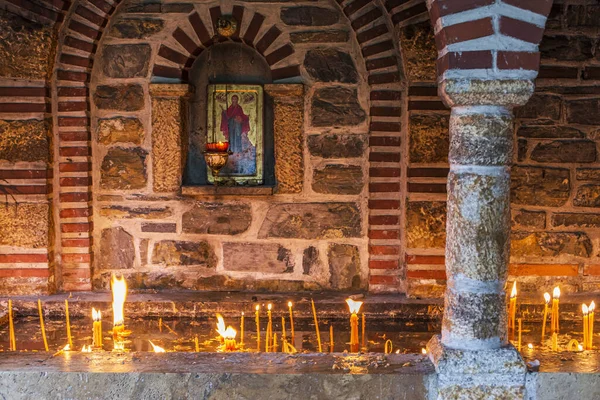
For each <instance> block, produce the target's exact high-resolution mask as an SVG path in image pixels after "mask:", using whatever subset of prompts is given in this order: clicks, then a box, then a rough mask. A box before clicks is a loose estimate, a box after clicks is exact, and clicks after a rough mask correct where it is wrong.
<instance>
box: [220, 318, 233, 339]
mask: <svg viewBox="0 0 600 400" xmlns="http://www.w3.org/2000/svg"><path fill="white" fill-rule="evenodd" d="M217 333H218V334H219V335H220V336H221V337H222V338H223V339H235V336H236V335H237V331H236V330H235V329H233V328H232V327H231V326H228V327H227V328H225V320H224V319H223V316H222V315H221V314H217Z"/></svg>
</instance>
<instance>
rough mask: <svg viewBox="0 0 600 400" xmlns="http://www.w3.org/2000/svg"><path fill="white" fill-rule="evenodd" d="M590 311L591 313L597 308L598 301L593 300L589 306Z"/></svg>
mask: <svg viewBox="0 0 600 400" xmlns="http://www.w3.org/2000/svg"><path fill="white" fill-rule="evenodd" d="M588 309H589V311H590V312H591V313H593V312H594V310H595V309H596V303H594V300H592V302H591V303H590V306H589V307H588Z"/></svg>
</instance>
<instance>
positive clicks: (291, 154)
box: [264, 84, 304, 194]
mask: <svg viewBox="0 0 600 400" xmlns="http://www.w3.org/2000/svg"><path fill="white" fill-rule="evenodd" d="M264 88H265V93H266V94H267V95H269V96H270V97H271V99H272V102H273V103H272V104H273V136H274V138H273V142H274V145H275V149H274V153H275V180H276V181H277V187H276V190H275V192H276V193H280V194H282V193H300V192H302V187H303V182H304V153H303V151H304V150H303V149H304V85H302V84H268V85H265V86H264ZM265 143H266V141H265ZM266 150H267V149H265V151H266Z"/></svg>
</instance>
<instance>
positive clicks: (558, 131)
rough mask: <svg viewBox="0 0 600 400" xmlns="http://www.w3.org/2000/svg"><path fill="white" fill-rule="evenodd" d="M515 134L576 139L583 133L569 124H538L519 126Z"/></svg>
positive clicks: (538, 137) (526, 136)
mask: <svg viewBox="0 0 600 400" xmlns="http://www.w3.org/2000/svg"><path fill="white" fill-rule="evenodd" d="M517 136H521V137H525V138H533V139H577V138H583V137H584V133H583V132H581V131H580V130H579V129H575V128H572V127H570V126H555V125H538V126H521V127H519V129H518V131H517Z"/></svg>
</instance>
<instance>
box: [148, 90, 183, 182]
mask: <svg viewBox="0 0 600 400" xmlns="http://www.w3.org/2000/svg"><path fill="white" fill-rule="evenodd" d="M186 110H187V107H185V106H184V104H183V101H182V99H180V98H178V97H171V98H163V97H153V98H152V174H153V187H154V191H155V192H174V191H177V190H178V189H179V187H180V186H181V176H182V169H183V167H182V162H183V161H182V147H181V143H182V138H185V136H184V130H185V126H186V124H185V121H186V120H187V111H186Z"/></svg>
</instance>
